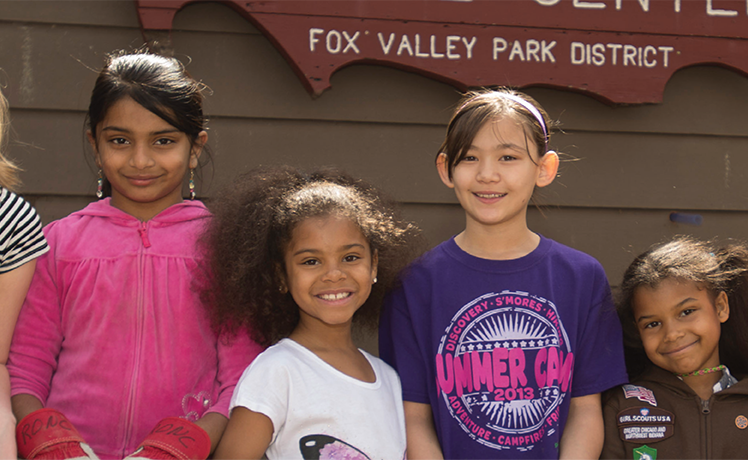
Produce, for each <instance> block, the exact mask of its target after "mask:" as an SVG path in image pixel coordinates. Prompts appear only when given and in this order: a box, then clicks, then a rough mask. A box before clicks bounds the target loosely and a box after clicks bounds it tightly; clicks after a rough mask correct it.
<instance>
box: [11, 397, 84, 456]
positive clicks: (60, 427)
mask: <svg viewBox="0 0 748 460" xmlns="http://www.w3.org/2000/svg"><path fill="white" fill-rule="evenodd" d="M16 443H17V444H18V454H19V455H20V456H21V457H23V458H27V459H30V460H31V459H35V460H46V459H66V458H92V459H95V458H98V457H96V454H94V452H93V450H91V448H90V447H88V444H86V441H84V440H83V438H82V437H81V435H80V434H79V433H78V430H76V429H75V427H74V426H73V424H72V423H70V420H68V419H67V418H66V417H65V416H64V415H62V413H61V412H60V411H58V410H55V409H39V410H36V411H34V412H32V413H30V414H29V415H27V416H26V417H24V418H23V420H21V422H20V423H19V424H18V426H16Z"/></svg>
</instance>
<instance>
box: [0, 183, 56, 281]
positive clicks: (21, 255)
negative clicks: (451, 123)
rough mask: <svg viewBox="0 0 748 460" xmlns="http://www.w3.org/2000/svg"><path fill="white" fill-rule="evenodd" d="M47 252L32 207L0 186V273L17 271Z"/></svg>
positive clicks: (36, 216)
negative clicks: (16, 269)
mask: <svg viewBox="0 0 748 460" xmlns="http://www.w3.org/2000/svg"><path fill="white" fill-rule="evenodd" d="M48 250H49V246H47V241H46V240H45V239H44V234H43V233H42V224H41V220H40V219H39V215H38V214H37V213H36V211H35V210H34V208H33V207H32V206H31V205H30V204H28V203H27V202H26V201H24V200H23V198H21V197H19V196H18V195H16V194H15V193H13V192H11V191H9V190H6V189H4V188H2V187H0V273H6V272H9V271H11V270H13V269H15V268H18V267H20V266H21V265H23V264H25V263H26V262H28V261H30V260H32V259H34V258H36V257H39V256H40V255H42V254H44V253H45V252H47V251H48Z"/></svg>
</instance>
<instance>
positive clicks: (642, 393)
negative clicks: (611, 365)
mask: <svg viewBox="0 0 748 460" xmlns="http://www.w3.org/2000/svg"><path fill="white" fill-rule="evenodd" d="M621 388H622V389H623V395H624V396H625V397H626V399H629V398H636V399H638V400H639V401H643V402H647V403H649V404H651V405H653V406H655V407H657V399H655V395H654V393H652V390H650V389H649V388H644V387H640V386H638V385H623V386H622V387H621Z"/></svg>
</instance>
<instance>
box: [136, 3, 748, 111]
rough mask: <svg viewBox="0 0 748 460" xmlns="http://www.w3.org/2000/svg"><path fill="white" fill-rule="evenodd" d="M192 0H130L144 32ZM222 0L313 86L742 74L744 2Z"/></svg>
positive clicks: (637, 97) (618, 91) (606, 89)
mask: <svg viewBox="0 0 748 460" xmlns="http://www.w3.org/2000/svg"><path fill="white" fill-rule="evenodd" d="M195 1H197V0H136V3H137V7H138V14H139V18H140V23H141V26H142V28H143V30H144V31H148V30H171V26H172V20H173V18H174V15H175V14H176V12H177V11H178V10H179V9H180V8H182V7H184V6H185V5H187V4H189V3H193V2H195ZM221 3H224V4H226V5H228V6H230V7H232V8H233V9H234V10H236V11H237V12H239V13H240V14H241V15H242V16H243V17H244V18H246V19H247V20H249V21H250V22H251V23H252V24H253V25H255V26H256V27H257V28H258V29H259V30H261V31H262V32H263V33H264V34H265V35H266V36H267V37H268V39H269V40H270V41H271V42H272V43H273V44H274V45H275V46H276V47H277V48H278V50H279V51H280V52H281V54H282V55H283V56H285V58H286V59H287V60H288V62H289V63H290V65H291V67H292V68H293V69H294V71H295V72H296V74H297V75H298V76H299V78H300V79H301V81H302V82H303V84H304V85H305V86H306V88H307V89H308V90H309V91H310V92H311V93H312V94H313V95H315V96H318V95H320V94H321V93H322V92H323V91H324V90H326V89H327V88H329V87H330V77H331V76H332V74H333V73H334V72H335V71H336V70H338V69H340V68H342V67H345V66H348V65H352V64H361V63H363V64H379V65H387V66H392V67H396V68H399V69H404V70H408V71H412V72H417V73H419V74H422V75H425V76H428V77H431V78H434V79H437V80H440V81H443V82H446V83H449V84H451V85H454V86H455V87H457V88H459V89H461V90H465V89H467V88H469V87H473V86H491V85H508V86H514V87H526V86H546V87H554V88H564V89H570V90H575V91H582V92H585V93H587V94H589V95H592V96H593V97H596V98H598V99H601V100H604V101H607V102H614V103H629V104H635V103H647V102H660V101H661V100H662V94H663V91H664V88H665V84H666V83H667V81H668V80H669V79H670V77H671V76H672V75H673V73H675V72H676V71H678V70H679V69H682V68H685V67H689V66H694V65H700V64H708V65H719V66H723V67H728V68H731V69H733V70H736V71H738V72H740V73H742V74H745V75H748V1H747V0H596V1H592V0H585V1H583V0H474V1H470V0H398V1H387V0H347V1H341V0H333V1H311V0H307V1H304V0H295V1H293V0H275V1H267V0H266V1H249V0H246V1H236V0H223V1H221Z"/></svg>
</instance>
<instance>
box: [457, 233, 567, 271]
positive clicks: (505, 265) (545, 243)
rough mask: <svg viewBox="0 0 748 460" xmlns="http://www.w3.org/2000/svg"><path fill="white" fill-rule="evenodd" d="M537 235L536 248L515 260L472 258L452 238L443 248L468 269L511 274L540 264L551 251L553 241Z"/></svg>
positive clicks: (472, 256)
mask: <svg viewBox="0 0 748 460" xmlns="http://www.w3.org/2000/svg"><path fill="white" fill-rule="evenodd" d="M537 235H538V236H539V237H540V242H539V243H538V246H537V247H536V248H535V249H533V250H532V251H531V252H530V253H529V254H527V255H524V256H522V257H519V258H517V259H507V260H495V259H484V258H481V257H477V256H474V255H472V254H470V253H468V252H466V251H464V250H463V249H462V248H460V246H459V245H458V244H457V242H456V241H455V237H454V236H453V237H452V238H450V239H448V240H447V241H445V242H444V244H443V248H444V250H445V252H446V253H447V254H448V255H449V256H451V257H452V258H453V259H455V260H457V261H458V262H459V263H461V264H462V265H465V266H467V267H469V268H470V269H473V270H479V271H484V272H490V273H511V272H517V271H520V270H525V269H527V268H530V267H532V266H534V265H535V264H537V263H538V262H540V261H541V260H542V259H543V258H544V257H545V256H546V254H547V253H548V251H549V250H550V249H551V246H552V245H553V240H551V239H548V238H546V237H544V236H543V235H541V234H539V233H538V234H537Z"/></svg>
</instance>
